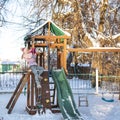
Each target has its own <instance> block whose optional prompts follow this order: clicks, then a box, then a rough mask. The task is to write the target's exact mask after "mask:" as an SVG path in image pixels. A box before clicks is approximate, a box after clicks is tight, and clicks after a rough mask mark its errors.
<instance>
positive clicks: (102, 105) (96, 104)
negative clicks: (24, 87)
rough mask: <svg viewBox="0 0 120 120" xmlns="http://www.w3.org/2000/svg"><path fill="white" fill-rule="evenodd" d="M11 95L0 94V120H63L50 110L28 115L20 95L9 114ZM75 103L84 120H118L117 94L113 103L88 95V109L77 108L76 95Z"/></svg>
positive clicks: (119, 118)
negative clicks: (8, 106)
mask: <svg viewBox="0 0 120 120" xmlns="http://www.w3.org/2000/svg"><path fill="white" fill-rule="evenodd" d="M11 95H12V94H0V108H1V109H0V120H17V119H19V120H64V119H63V117H62V114H61V113H56V114H53V113H51V111H50V110H46V113H44V114H42V115H39V114H38V113H37V114H35V115H29V114H28V113H27V112H26V110H25V107H26V95H24V94H21V95H20V97H19V99H18V101H17V103H16V105H15V106H14V108H13V111H12V113H11V114H8V113H7V109H6V105H7V103H8V101H9V99H10V97H11ZM74 96H75V102H76V105H77V107H78V110H79V111H80V113H81V115H82V117H83V118H84V119H85V120H120V101H119V100H118V94H115V95H114V102H105V101H103V100H102V99H101V94H98V95H96V94H88V95H87V98H88V107H79V106H78V94H75V95H74Z"/></svg>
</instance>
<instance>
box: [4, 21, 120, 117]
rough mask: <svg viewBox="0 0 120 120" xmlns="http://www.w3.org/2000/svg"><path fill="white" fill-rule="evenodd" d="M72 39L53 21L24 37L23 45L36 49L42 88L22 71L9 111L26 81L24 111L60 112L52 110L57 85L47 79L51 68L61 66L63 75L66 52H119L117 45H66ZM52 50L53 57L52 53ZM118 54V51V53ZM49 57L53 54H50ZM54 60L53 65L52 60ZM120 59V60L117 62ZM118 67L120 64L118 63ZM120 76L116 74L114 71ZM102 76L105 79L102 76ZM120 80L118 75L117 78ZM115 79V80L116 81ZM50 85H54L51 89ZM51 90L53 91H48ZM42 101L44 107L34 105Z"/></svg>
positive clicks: (32, 77) (8, 107)
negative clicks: (81, 46) (40, 69)
mask: <svg viewBox="0 0 120 120" xmlns="http://www.w3.org/2000/svg"><path fill="white" fill-rule="evenodd" d="M70 39H71V36H70V35H69V33H66V32H64V31H63V30H62V29H60V28H59V27H58V26H56V25H55V24H54V23H53V22H51V21H47V22H46V23H45V24H43V25H42V26H40V27H39V28H38V29H35V30H34V31H32V32H31V33H30V35H27V36H26V37H25V44H26V45H32V46H33V47H35V48H36V51H37V53H38V54H37V59H36V61H37V63H38V65H39V66H43V68H45V71H44V72H43V74H42V76H43V79H42V81H41V85H42V88H41V89H37V87H36V84H35V80H34V75H33V73H32V72H31V71H30V70H28V71H26V72H25V73H24V74H23V77H22V78H21V80H20V82H19V84H18V86H17V87H16V89H15V91H14V93H13V95H12V96H11V99H10V100H9V102H8V104H7V106H6V108H7V109H8V113H9V114H10V113H11V112H12V110H13V108H14V106H15V104H16V102H17V100H18V98H19V96H20V94H21V93H22V90H23V88H24V86H25V85H26V84H27V103H26V110H27V112H28V113H29V114H31V115H34V114H36V112H37V110H40V109H43V112H45V109H50V110H51V111H52V112H60V110H58V109H55V108H57V107H59V105H58V102H57V100H56V99H55V98H56V85H55V84H54V82H53V81H51V80H50V77H51V70H52V69H61V68H64V71H65V73H66V74H68V69H67V64H68V63H67V59H68V58H67V56H68V54H69V53H75V52H77V53H94V54H96V53H119V52H120V48H116V47H107V48H106V47H99V48H94V47H91V48H68V47H67V41H68V40H70ZM54 53H55V56H54ZM118 55H119V54H118ZM51 56H52V57H51ZM55 61H56V62H55ZM53 62H54V65H52V63H53ZM118 62H119V61H118ZM118 67H119V66H118ZM117 75H118V76H119V73H117ZM102 79H104V78H102ZM119 79H120V78H119ZM119 79H118V80H119ZM50 85H52V86H53V87H52V88H50ZM39 92H42V96H39ZM51 93H52V94H51ZM39 102H41V103H42V105H43V106H37V104H38V103H39Z"/></svg>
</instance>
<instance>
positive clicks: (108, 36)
mask: <svg viewBox="0 0 120 120" xmlns="http://www.w3.org/2000/svg"><path fill="white" fill-rule="evenodd" d="M33 5H34V8H33V9H34V10H35V11H34V12H36V14H35V15H36V16H37V17H36V19H37V20H36V21H38V20H40V19H43V18H44V19H47V17H48V15H49V16H51V19H52V20H53V21H54V22H55V23H56V24H58V25H59V26H60V27H62V28H63V29H65V30H67V31H68V32H70V33H71V36H72V39H71V40H70V41H69V44H73V45H74V46H75V47H80V48H87V47H120V24H119V21H120V14H119V13H120V1H119V0H34V4H33ZM46 10H48V11H47V12H46ZM46 16H47V17H46ZM75 56H76V58H75V60H76V61H77V56H78V54H76V55H75ZM111 56H112V55H111ZM117 56H118V55H115V57H117ZM79 58H80V57H79ZM104 58H105V55H100V54H97V53H96V54H94V56H93V63H94V64H93V67H94V68H96V67H98V68H99V70H102V69H103V68H102V64H103V59H104ZM80 59H81V58H80ZM105 59H106V58H105ZM88 60H89V57H88ZM98 61H99V62H98ZM112 62H115V60H113V61H112ZM114 69H115V68H114Z"/></svg>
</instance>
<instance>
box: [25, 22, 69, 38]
mask: <svg viewBox="0 0 120 120" xmlns="http://www.w3.org/2000/svg"><path fill="white" fill-rule="evenodd" d="M49 23H50V32H51V33H52V34H53V35H56V36H62V35H66V36H70V33H68V32H67V31H64V30H63V29H61V28H60V27H58V26H57V25H56V24H55V23H54V22H52V21H51V20H47V21H45V22H44V23H43V24H42V25H40V26H39V27H37V28H36V29H34V30H32V31H31V32H30V33H29V34H28V35H27V36H26V37H25V38H24V39H25V40H27V39H29V37H31V36H34V35H46V33H47V32H48V29H49Z"/></svg>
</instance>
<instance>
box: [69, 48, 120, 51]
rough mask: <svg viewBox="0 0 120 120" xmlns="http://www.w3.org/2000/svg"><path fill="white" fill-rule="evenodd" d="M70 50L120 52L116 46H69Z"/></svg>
mask: <svg viewBox="0 0 120 120" xmlns="http://www.w3.org/2000/svg"><path fill="white" fill-rule="evenodd" d="M67 51H68V52H120V48H116V47H91V48H67Z"/></svg>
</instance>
